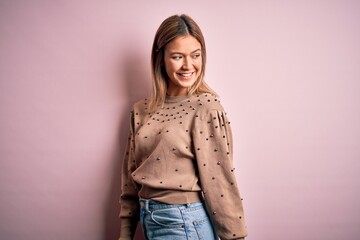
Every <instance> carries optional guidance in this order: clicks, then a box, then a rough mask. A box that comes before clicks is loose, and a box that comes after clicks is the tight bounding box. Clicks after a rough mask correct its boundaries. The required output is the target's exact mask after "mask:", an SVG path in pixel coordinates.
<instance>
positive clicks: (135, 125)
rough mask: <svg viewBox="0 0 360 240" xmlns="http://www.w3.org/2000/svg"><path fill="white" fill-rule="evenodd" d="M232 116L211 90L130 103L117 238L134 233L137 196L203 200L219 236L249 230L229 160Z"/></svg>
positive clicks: (231, 236) (176, 201) (172, 201)
mask: <svg viewBox="0 0 360 240" xmlns="http://www.w3.org/2000/svg"><path fill="white" fill-rule="evenodd" d="M232 143H233V142H232V135H231V129H230V122H229V121H228V119H227V117H226V113H225V112H224V109H223V107H222V106H221V104H220V101H219V99H218V98H216V97H215V96H213V95H210V94H202V95H198V96H176V97H169V96H168V97H167V98H166V100H165V103H164V106H163V107H162V108H160V109H158V110H157V111H155V112H149V111H148V108H147V100H146V99H145V100H143V101H140V102H138V103H136V104H135V105H134V108H133V111H132V112H131V128H130V133H129V138H128V144H127V149H126V154H125V158H124V161H123V172H122V194H121V201H120V203H121V210H120V218H121V234H120V236H121V237H120V239H124V240H125V239H126V240H128V239H132V238H133V236H134V233H135V229H136V225H137V222H138V219H139V203H138V199H139V197H142V198H146V199H152V200H156V201H160V202H164V203H168V204H184V203H191V202H196V201H202V200H204V201H205V204H206V207H207V210H208V212H209V215H210V217H211V219H212V221H213V223H214V227H215V229H216V232H217V234H218V235H219V236H220V238H221V239H241V238H243V237H245V236H246V235H247V230H246V227H245V224H244V214H243V206H242V199H241V198H240V194H239V190H238V187H237V183H236V179H235V174H234V172H235V168H234V167H233V163H232V156H233V152H232V149H233V146H232Z"/></svg>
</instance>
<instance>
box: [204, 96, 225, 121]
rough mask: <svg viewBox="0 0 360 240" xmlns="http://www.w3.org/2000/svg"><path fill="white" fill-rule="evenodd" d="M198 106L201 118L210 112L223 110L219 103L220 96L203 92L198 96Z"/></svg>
mask: <svg viewBox="0 0 360 240" xmlns="http://www.w3.org/2000/svg"><path fill="white" fill-rule="evenodd" d="M198 102H199V108H198V114H199V115H200V116H201V118H202V119H203V118H204V117H205V116H207V115H209V114H210V113H212V112H221V113H223V112H225V110H224V107H223V106H222V105H221V101H220V98H219V97H218V96H215V95H213V94H210V93H203V94H201V95H199V96H198Z"/></svg>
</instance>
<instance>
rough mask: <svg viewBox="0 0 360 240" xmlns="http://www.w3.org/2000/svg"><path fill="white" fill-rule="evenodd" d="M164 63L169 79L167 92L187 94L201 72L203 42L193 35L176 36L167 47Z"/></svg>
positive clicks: (176, 94)
mask: <svg viewBox="0 0 360 240" xmlns="http://www.w3.org/2000/svg"><path fill="white" fill-rule="evenodd" d="M164 63H165V69H166V73H167V75H168V80H169V82H168V89H167V94H168V95H170V96H179V95H186V94H187V89H188V88H189V87H191V86H192V85H193V84H194V83H195V81H196V79H197V78H198V77H199V75H200V73H201V66H202V56H201V44H200V43H199V41H198V40H196V38H194V37H193V36H191V35H186V36H180V37H177V38H175V39H174V40H172V41H171V42H169V43H168V44H167V45H166V47H165V53H164Z"/></svg>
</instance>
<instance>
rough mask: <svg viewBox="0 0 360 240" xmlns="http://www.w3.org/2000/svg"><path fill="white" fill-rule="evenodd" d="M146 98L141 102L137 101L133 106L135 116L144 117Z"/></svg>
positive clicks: (146, 107)
mask: <svg viewBox="0 0 360 240" xmlns="http://www.w3.org/2000/svg"><path fill="white" fill-rule="evenodd" d="M148 103H149V100H148V98H143V99H141V100H138V101H137V102H135V103H134V105H133V110H132V111H133V112H134V114H135V115H144V114H145V113H146V112H147V110H148Z"/></svg>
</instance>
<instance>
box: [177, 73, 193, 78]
mask: <svg viewBox="0 0 360 240" xmlns="http://www.w3.org/2000/svg"><path fill="white" fill-rule="evenodd" d="M179 74H180V75H181V76H184V77H190V76H191V74H192V73H179Z"/></svg>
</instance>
